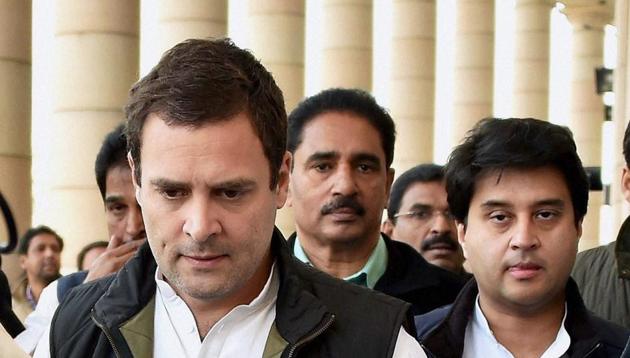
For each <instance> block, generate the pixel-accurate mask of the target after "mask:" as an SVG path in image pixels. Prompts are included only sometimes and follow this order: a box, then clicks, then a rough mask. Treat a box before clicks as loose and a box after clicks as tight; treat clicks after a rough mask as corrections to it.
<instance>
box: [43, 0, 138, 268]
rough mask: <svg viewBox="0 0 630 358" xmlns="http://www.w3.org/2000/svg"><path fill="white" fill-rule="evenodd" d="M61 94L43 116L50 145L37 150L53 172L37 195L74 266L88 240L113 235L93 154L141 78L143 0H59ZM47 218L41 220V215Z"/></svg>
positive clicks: (57, 78) (56, 84)
mask: <svg viewBox="0 0 630 358" xmlns="http://www.w3.org/2000/svg"><path fill="white" fill-rule="evenodd" d="M55 14H56V17H55V37H54V43H53V46H54V54H55V57H54V61H55V62H54V70H53V73H52V75H51V77H52V81H53V88H54V93H53V94H52V95H53V96H54V99H53V110H54V113H53V114H52V115H51V118H50V120H48V121H45V122H43V123H42V125H43V126H45V127H46V128H45V129H43V130H42V132H44V133H46V135H45V136H44V137H41V138H37V139H36V140H38V141H43V142H44V143H40V145H38V147H39V148H45V149H43V150H42V151H41V152H38V153H34V160H36V161H38V165H39V166H40V167H41V172H42V173H46V177H45V178H42V179H41V181H42V183H43V185H44V186H45V189H44V190H43V193H42V194H41V196H40V197H37V198H35V200H36V209H37V210H38V215H37V216H38V217H39V218H41V220H42V222H41V224H48V225H50V226H51V227H52V228H53V229H55V230H57V231H58V232H59V233H60V234H61V236H63V237H64V239H65V241H66V247H65V248H64V251H63V254H62V265H63V266H66V267H68V266H70V267H72V266H74V262H75V261H76V255H77V253H78V251H79V250H80V249H81V247H83V246H84V245H85V244H86V243H88V242H91V241H94V240H107V239H108V235H107V231H106V225H105V216H104V209H103V202H102V200H101V198H100V195H99V192H98V189H97V187H96V181H95V178H94V160H95V158H96V153H97V151H98V149H99V147H100V145H101V142H102V140H103V138H104V136H105V135H106V134H107V133H108V132H109V131H110V130H111V129H113V128H114V127H115V126H116V125H117V124H118V123H120V122H121V121H122V119H123V113H122V107H123V105H124V104H125V102H126V99H127V93H128V91H129V88H130V86H131V85H132V84H133V83H134V82H135V81H136V80H137V78H138V32H139V4H138V1H137V0H135V1H134V0H92V1H74V0H57V1H56V2H55ZM37 224H40V223H37Z"/></svg>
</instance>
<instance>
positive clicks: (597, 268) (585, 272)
mask: <svg viewBox="0 0 630 358" xmlns="http://www.w3.org/2000/svg"><path fill="white" fill-rule="evenodd" d="M614 245H615V242H612V243H610V244H608V245H604V246H598V247H594V248H592V249H588V250H585V251H582V252H580V253H578V254H577V256H576V258H575V264H574V265H573V271H572V274H571V275H572V276H573V277H574V278H575V279H576V280H577V281H578V283H582V281H583V280H582V279H581V277H582V276H585V277H586V276H588V277H592V276H598V275H601V274H602V270H603V271H604V272H609V271H610V270H612V269H613V268H612V264H613V263H614V260H615V254H614Z"/></svg>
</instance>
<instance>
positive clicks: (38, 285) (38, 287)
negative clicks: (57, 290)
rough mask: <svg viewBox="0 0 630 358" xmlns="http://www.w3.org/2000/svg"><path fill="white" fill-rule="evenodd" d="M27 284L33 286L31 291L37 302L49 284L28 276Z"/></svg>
mask: <svg viewBox="0 0 630 358" xmlns="http://www.w3.org/2000/svg"><path fill="white" fill-rule="evenodd" d="M27 284H28V287H30V288H31V293H32V294H33V299H34V300H35V302H39V296H40V295H41V294H42V291H43V290H44V287H46V285H47V284H45V283H44V282H42V281H41V280H38V279H37V278H35V277H27Z"/></svg>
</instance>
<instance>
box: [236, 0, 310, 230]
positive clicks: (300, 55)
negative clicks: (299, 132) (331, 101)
mask: <svg viewBox="0 0 630 358" xmlns="http://www.w3.org/2000/svg"><path fill="white" fill-rule="evenodd" d="M304 10H305V3H304V0H294V1H285V0H268V1H259V0H250V1H249V2H248V20H247V22H248V25H249V26H248V40H247V43H248V45H249V46H248V47H249V48H250V49H251V50H252V51H253V53H254V55H255V56H256V57H257V58H259V59H260V61H261V62H262V63H263V65H264V66H265V67H266V68H267V70H269V71H270V72H271V73H272V74H273V77H274V79H275V80H276V83H277V84H278V86H279V87H280V89H281V90H282V93H283V95H284V103H285V106H286V109H287V113H290V112H291V111H292V110H293V109H294V108H295V106H296V105H297V104H298V102H299V101H300V100H301V99H302V98H303V97H304V12H305V11H304ZM276 225H277V226H278V228H280V230H281V231H282V232H283V234H285V236H287V237H288V236H289V235H290V234H291V233H293V232H294V231H295V224H294V219H293V211H292V209H291V208H287V207H285V208H283V209H281V210H279V211H278V214H277V217H276Z"/></svg>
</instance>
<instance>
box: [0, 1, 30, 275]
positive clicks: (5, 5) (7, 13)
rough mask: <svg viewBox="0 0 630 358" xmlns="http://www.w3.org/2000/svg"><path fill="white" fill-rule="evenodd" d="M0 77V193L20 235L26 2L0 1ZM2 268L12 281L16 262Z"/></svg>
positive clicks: (26, 208) (26, 181)
mask: <svg viewBox="0 0 630 358" xmlns="http://www.w3.org/2000/svg"><path fill="white" fill-rule="evenodd" d="M0 78H1V79H2V80H0V173H2V174H0V191H1V192H2V194H3V196H4V198H5V199H6V200H7V202H8V204H9V206H10V207H11V210H12V211H13V215H14V216H15V219H16V225H17V229H18V234H22V233H23V232H24V231H26V229H28V228H29V226H30V225H31V1H28V0H0ZM0 225H2V227H0V242H1V243H2V245H5V244H6V243H7V242H8V235H7V234H8V233H7V232H6V229H5V228H4V220H3V219H2V221H1V222H0ZM2 269H3V270H4V271H5V273H6V274H7V276H8V278H9V281H14V280H15V279H16V278H17V276H18V275H19V273H20V268H19V265H18V263H17V257H16V256H15V255H11V256H4V257H3V263H2Z"/></svg>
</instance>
